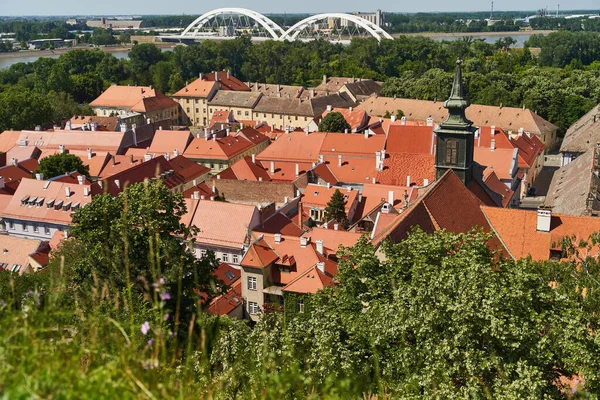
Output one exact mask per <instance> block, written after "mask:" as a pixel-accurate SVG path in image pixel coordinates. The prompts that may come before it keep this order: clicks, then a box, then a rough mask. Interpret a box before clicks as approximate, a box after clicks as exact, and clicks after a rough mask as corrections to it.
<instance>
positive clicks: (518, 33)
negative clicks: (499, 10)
mask: <svg viewBox="0 0 600 400" xmlns="http://www.w3.org/2000/svg"><path fill="white" fill-rule="evenodd" d="M552 32H556V31H553V30H531V31H516V32H417V33H394V34H392V36H393V37H399V36H424V37H436V38H455V37H471V36H501V37H504V36H521V35H529V36H531V35H547V34H549V33H552Z"/></svg>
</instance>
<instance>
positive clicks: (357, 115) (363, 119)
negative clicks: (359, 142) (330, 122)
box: [321, 107, 369, 133]
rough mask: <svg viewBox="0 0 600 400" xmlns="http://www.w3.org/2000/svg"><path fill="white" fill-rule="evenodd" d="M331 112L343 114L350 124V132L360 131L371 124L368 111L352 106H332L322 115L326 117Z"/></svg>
mask: <svg viewBox="0 0 600 400" xmlns="http://www.w3.org/2000/svg"><path fill="white" fill-rule="evenodd" d="M330 112H337V113H340V114H342V116H343V117H344V119H345V120H346V122H347V123H348V125H350V132H352V133H357V132H358V133H360V132H362V131H364V130H365V129H367V127H368V126H369V115H368V114H367V113H366V111H363V110H357V109H353V108H352V107H350V108H331V109H327V110H325V111H324V112H323V114H322V115H321V117H325V116H326V115H327V114H329V113H330Z"/></svg>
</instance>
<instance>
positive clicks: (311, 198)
mask: <svg viewBox="0 0 600 400" xmlns="http://www.w3.org/2000/svg"><path fill="white" fill-rule="evenodd" d="M336 190H339V191H340V192H341V193H342V195H344V197H346V196H347V198H346V206H345V209H346V213H348V211H350V208H351V207H352V204H354V202H355V201H356V199H357V197H358V190H350V191H348V190H347V189H345V188H343V187H337V186H331V187H329V188H327V186H320V185H313V184H310V183H309V184H308V185H307V186H306V189H304V196H303V197H302V204H303V205H304V206H305V207H311V206H313V207H319V208H325V207H327V203H329V201H330V200H331V196H333V193H335V191H336Z"/></svg>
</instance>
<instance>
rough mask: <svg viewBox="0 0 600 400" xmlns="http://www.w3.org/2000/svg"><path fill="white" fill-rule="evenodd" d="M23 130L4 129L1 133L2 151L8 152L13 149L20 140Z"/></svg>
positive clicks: (0, 149) (0, 151)
mask: <svg viewBox="0 0 600 400" xmlns="http://www.w3.org/2000/svg"><path fill="white" fill-rule="evenodd" d="M20 135H21V131H4V132H2V133H1V134H0V153H6V152H7V151H9V150H10V149H12V148H13V147H14V146H15V145H16V144H17V141H18V140H19V136H20Z"/></svg>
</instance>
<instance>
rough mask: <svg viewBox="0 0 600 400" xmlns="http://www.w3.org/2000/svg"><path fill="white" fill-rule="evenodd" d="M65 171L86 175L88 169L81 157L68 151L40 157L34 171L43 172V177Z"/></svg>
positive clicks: (51, 176)
mask: <svg viewBox="0 0 600 400" xmlns="http://www.w3.org/2000/svg"><path fill="white" fill-rule="evenodd" d="M67 172H79V173H80V174H82V175H85V176H87V177H89V176H90V171H89V168H88V166H87V165H83V161H81V158H79V157H77V156H76V155H73V154H69V153H59V154H53V155H51V156H48V157H44V158H42V159H41V161H40V163H39V165H38V167H37V169H36V170H35V173H37V174H44V179H50V178H54V177H55V176H59V175H64V174H65V173H67Z"/></svg>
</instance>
